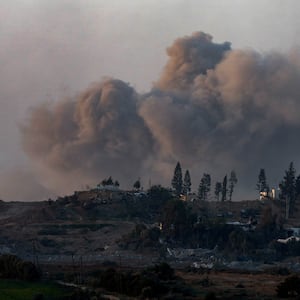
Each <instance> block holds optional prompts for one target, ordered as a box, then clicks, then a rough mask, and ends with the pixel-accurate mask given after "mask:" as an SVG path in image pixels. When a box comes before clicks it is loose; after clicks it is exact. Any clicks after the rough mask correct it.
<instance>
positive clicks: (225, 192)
mask: <svg viewBox="0 0 300 300" xmlns="http://www.w3.org/2000/svg"><path fill="white" fill-rule="evenodd" d="M226 199H227V175H226V176H225V177H224V179H223V185H222V201H226Z"/></svg>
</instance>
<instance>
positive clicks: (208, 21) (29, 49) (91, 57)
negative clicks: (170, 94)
mask: <svg viewBox="0 0 300 300" xmlns="http://www.w3.org/2000/svg"><path fill="white" fill-rule="evenodd" d="M299 22H300V2H299V1H298V0H285V1H282V0H110V1H102V0H18V1H17V0H1V2H0V45H1V47H0V63H1V68H0V105H1V111H0V112H1V113H0V116H1V118H0V173H3V172H6V171H7V170H10V169H11V168H13V169H15V168H16V167H18V166H19V165H22V166H24V165H26V164H27V163H28V162H26V157H25V155H24V154H23V152H22V150H21V147H20V134H19V129H18V123H20V122H22V120H23V119H24V118H25V117H26V112H27V111H28V110H29V109H30V107H32V106H34V105H36V104H38V103H41V102H43V101H45V100H46V101H55V100H56V99H60V98H62V97H65V96H68V95H73V94H74V93H76V92H78V91H80V90H82V89H85V88H86V87H87V86H88V85H89V84H90V83H91V82H95V81H99V80H101V79H102V78H103V77H105V76H112V77H115V78H120V79H122V80H124V81H126V82H129V83H130V84H131V85H132V86H133V87H134V88H136V89H137V90H138V91H140V92H146V91H148V90H149V89H150V87H151V85H152V82H153V81H155V80H157V79H158V78H159V74H160V72H161V70H162V68H163V66H164V64H165V62H166V54H165V49H166V47H168V46H169V45H171V44H172V43H173V41H174V39H176V38H178V37H181V36H184V35H189V34H191V33H192V32H194V31H198V30H202V31H204V32H207V33H209V34H211V35H212V36H213V37H214V41H216V42H219V43H222V42H224V41H229V42H231V43H232V48H247V47H250V48H254V49H256V50H258V51H269V50H276V51H283V52H284V51H287V50H288V49H290V48H291V47H294V46H298V45H300V34H299V33H300V32H299V30H300V24H299ZM0 180H1V178H0ZM0 187H1V184H0ZM1 195H2V194H1V191H0V198H1V197H2V196H1Z"/></svg>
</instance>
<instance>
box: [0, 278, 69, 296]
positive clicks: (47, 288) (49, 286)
mask: <svg viewBox="0 0 300 300" xmlns="http://www.w3.org/2000/svg"><path fill="white" fill-rule="evenodd" d="M0 295H1V300H32V299H35V298H36V299H39V298H38V297H37V295H43V298H40V299H44V300H56V299H57V300H58V299H62V297H66V296H68V295H70V291H68V290H67V289H66V288H63V287H61V286H59V285H58V284H54V283H48V282H28V281H19V280H9V279H1V280H0Z"/></svg>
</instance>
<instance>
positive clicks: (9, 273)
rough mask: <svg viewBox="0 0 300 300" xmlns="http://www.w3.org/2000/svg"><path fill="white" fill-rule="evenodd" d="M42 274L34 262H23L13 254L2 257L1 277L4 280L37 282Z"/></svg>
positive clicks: (0, 265) (0, 263)
mask: <svg viewBox="0 0 300 300" xmlns="http://www.w3.org/2000/svg"><path fill="white" fill-rule="evenodd" d="M40 275H41V274H40V272H39V270H38V269H37V268H36V266H35V265H34V264H33V263H32V262H28V261H23V260H22V259H20V258H19V257H17V256H15V255H11V254H5V255H2V256H0V276H1V277H2V278H14V279H24V280H30V281H31V280H36V279H39V278H40Z"/></svg>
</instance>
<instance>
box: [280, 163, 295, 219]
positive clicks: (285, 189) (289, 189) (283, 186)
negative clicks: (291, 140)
mask: <svg viewBox="0 0 300 300" xmlns="http://www.w3.org/2000/svg"><path fill="white" fill-rule="evenodd" d="M295 174H296V170H295V168H294V164H293V162H291V163H290V165H289V168H288V170H286V171H285V175H284V177H283V180H282V181H281V183H280V184H279V188H280V198H281V199H283V200H285V202H286V218H288V217H289V212H290V207H291V206H293V205H294V203H295V196H296V178H295Z"/></svg>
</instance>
